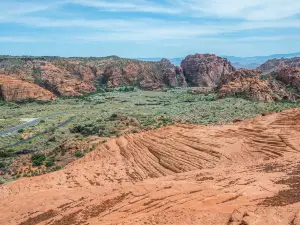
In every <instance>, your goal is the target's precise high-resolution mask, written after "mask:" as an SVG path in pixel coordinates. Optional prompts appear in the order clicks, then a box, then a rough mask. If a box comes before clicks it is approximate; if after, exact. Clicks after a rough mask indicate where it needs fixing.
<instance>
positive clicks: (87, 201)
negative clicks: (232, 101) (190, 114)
mask: <svg viewBox="0 0 300 225" xmlns="http://www.w3.org/2000/svg"><path fill="white" fill-rule="evenodd" d="M299 125H300V110H299V109H292V110H287V111H284V112H281V113H278V114H276V113H275V114H270V115H265V116H259V117H257V118H255V119H251V120H246V121H242V122H238V123H234V124H231V125H222V126H211V127H207V126H200V125H175V126H170V127H164V128H161V129H159V130H155V131H147V132H143V133H139V134H130V135H126V136H124V137H120V138H117V139H112V140H110V141H108V142H106V143H103V144H98V145H97V146H96V149H95V150H94V151H93V152H90V153H88V154H86V155H85V156H84V157H83V158H81V159H79V160H77V161H75V162H73V163H71V164H69V165H68V166H66V167H65V168H63V169H62V170H60V171H56V172H53V173H50V174H45V175H42V176H39V177H31V178H29V177H26V178H20V179H19V180H17V181H14V182H11V183H8V184H4V185H0V201H1V204H0V224H21V225H25V224H53V225H58V224H90V225H93V224H107V225H109V224H123V225H124V224H128V225H129V224H130V225H138V224H170V225H171V224H173V225H175V224H190V225H193V224H195V225H196V224H205V225H215V224H228V225H233V224H249V225H258V224H259V225H262V224H263V225H274V224H280V225H289V224H295V225H296V224H299V213H300V197H299V181H300V176H299V165H300V164H299V163H300V161H299V157H300V153H299V152H300V142H299V135H300V131H299Z"/></svg>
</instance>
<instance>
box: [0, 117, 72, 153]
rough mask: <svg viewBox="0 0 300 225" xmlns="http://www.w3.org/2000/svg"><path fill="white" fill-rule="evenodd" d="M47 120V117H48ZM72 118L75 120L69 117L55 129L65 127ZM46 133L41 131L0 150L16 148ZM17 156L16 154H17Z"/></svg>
mask: <svg viewBox="0 0 300 225" xmlns="http://www.w3.org/2000/svg"><path fill="white" fill-rule="evenodd" d="M48 118H49V117H48ZM74 118H75V116H73V117H70V118H69V119H67V120H66V121H65V122H63V123H62V124H60V125H58V126H56V127H55V129H58V128H61V127H64V126H66V125H67V124H68V123H70V122H71V121H72V120H73V119H74ZM46 133H48V131H43V132H41V133H38V134H36V135H34V136H32V137H30V138H28V139H26V140H22V141H18V142H16V143H14V144H12V145H8V146H5V147H3V148H0V150H4V149H6V148H11V147H16V146H18V145H21V144H24V143H26V142H29V141H31V140H33V139H34V138H36V137H39V136H41V135H44V134H46ZM17 154H18V152H17Z"/></svg>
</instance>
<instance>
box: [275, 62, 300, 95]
mask: <svg viewBox="0 0 300 225" xmlns="http://www.w3.org/2000/svg"><path fill="white" fill-rule="evenodd" d="M272 75H273V76H276V79H277V80H279V81H281V82H283V83H284V84H285V85H288V86H291V87H294V88H297V89H298V90H300V67H288V66H285V67H281V68H280V70H279V71H278V72H273V74H272Z"/></svg>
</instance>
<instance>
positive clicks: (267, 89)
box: [218, 69, 298, 102]
mask: <svg viewBox="0 0 300 225" xmlns="http://www.w3.org/2000/svg"><path fill="white" fill-rule="evenodd" d="M261 78H262V74H261V72H260V71H259V70H248V69H239V70H237V71H235V72H233V73H231V74H228V75H227V76H223V77H222V79H221V85H220V88H219V90H218V96H219V98H223V97H226V96H232V97H245V98H249V99H252V100H258V101H266V102H271V101H278V100H282V99H285V100H296V98H298V96H296V95H295V94H293V93H291V92H289V91H287V90H286V87H285V85H283V84H282V83H281V82H279V81H277V80H275V79H274V78H273V77H269V78H268V79H266V80H262V79H261Z"/></svg>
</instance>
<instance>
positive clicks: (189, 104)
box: [0, 89, 300, 169]
mask: <svg viewBox="0 0 300 225" xmlns="http://www.w3.org/2000/svg"><path fill="white" fill-rule="evenodd" d="M299 106H300V105H299V104H298V103H289V102H276V103H266V102H255V101H250V100H245V99H240V98H226V99H216V95H215V94H200V95H197V94H192V93H190V92H189V90H188V89H170V90H167V91H164V92H150V91H149V92H148V91H140V90H135V91H132V92H122V91H111V92H104V93H96V94H91V95H87V96H84V97H81V98H71V99H63V98H60V99H58V100H56V101H54V102H49V103H47V104H42V103H37V102H29V103H22V104H18V103H3V102H2V103H0V109H1V110H0V130H6V129H7V128H10V127H13V126H16V125H19V124H21V123H24V122H22V119H23V120H24V118H25V119H26V118H39V117H43V116H47V115H49V114H53V113H59V112H65V114H60V115H58V116H56V117H54V118H51V119H45V120H42V121H40V122H39V123H38V124H37V125H35V126H31V127H28V128H25V129H24V130H20V131H19V132H17V133H16V134H13V135H9V136H5V137H0V149H1V148H3V147H5V146H8V145H11V144H14V143H16V142H19V141H21V140H24V139H26V138H28V137H30V136H32V135H35V134H38V133H40V132H44V131H46V134H43V135H41V136H39V137H37V138H35V139H33V140H30V141H29V142H27V143H24V144H21V145H18V146H14V147H9V148H5V149H4V150H3V149H2V150H0V153H1V151H2V152H9V153H11V154H13V153H15V152H18V151H22V150H29V151H32V152H39V151H41V150H45V149H53V148H55V147H57V146H58V145H59V144H60V143H62V142H63V141H65V140H70V139H84V138H85V137H87V136H91V135H93V136H94V135H95V136H100V137H107V138H108V137H116V136H120V135H123V134H126V133H136V132H139V131H142V130H147V129H157V128H160V127H162V126H165V125H170V124H173V123H192V124H203V125H209V124H227V123H231V122H232V121H233V120H234V119H246V118H251V117H255V116H256V115H258V114H262V113H263V112H279V111H282V110H284V109H287V108H296V107H299ZM71 117H73V120H72V121H71V122H70V123H68V124H67V125H66V126H64V127H61V128H59V129H55V127H56V126H58V125H59V124H61V123H63V122H64V121H66V120H67V119H69V118H71ZM3 158H4V157H2V158H1V154H0V167H1V160H2V161H4V159H3ZM8 158H9V157H8ZM5 160H6V162H7V160H8V159H7V157H6V158H5ZM6 164H7V163H6ZM3 165H4V163H3V162H2V166H3ZM0 169H1V168H0Z"/></svg>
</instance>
